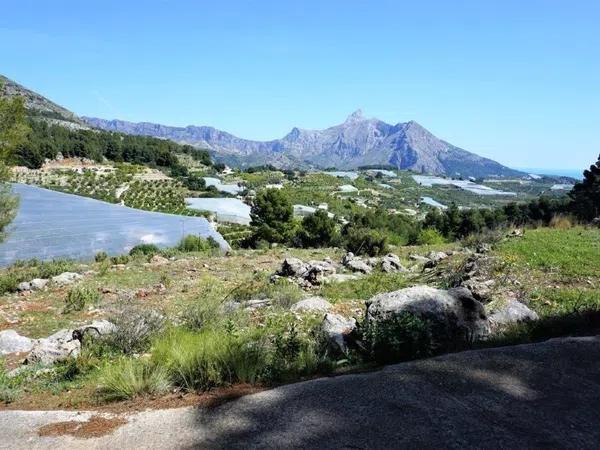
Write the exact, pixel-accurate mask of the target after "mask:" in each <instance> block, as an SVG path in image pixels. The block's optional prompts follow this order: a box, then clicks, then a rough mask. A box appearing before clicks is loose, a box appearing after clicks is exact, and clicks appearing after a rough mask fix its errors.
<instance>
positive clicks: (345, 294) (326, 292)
mask: <svg viewBox="0 0 600 450" xmlns="http://www.w3.org/2000/svg"><path fill="white" fill-rule="evenodd" d="M409 282H410V278H409V276H408V275H407V274H405V273H385V272H379V271H376V272H374V273H372V274H370V275H366V276H364V277H362V278H359V279H357V280H350V281H345V282H343V283H331V284H326V285H324V286H323V287H322V288H321V289H320V293H319V295H322V296H323V297H326V298H327V299H329V300H331V301H333V302H342V301H346V300H357V299H358V300H367V299H369V298H371V297H372V296H374V295H377V294H380V293H382V292H391V291H396V290H398V289H402V288H405V287H407V286H408V285H409Z"/></svg>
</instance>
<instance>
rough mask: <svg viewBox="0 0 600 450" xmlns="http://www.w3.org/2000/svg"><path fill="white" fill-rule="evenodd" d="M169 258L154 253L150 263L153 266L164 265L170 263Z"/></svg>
mask: <svg viewBox="0 0 600 450" xmlns="http://www.w3.org/2000/svg"><path fill="white" fill-rule="evenodd" d="M168 263H169V260H168V259H167V258H165V257H164V256H160V255H153V256H152V258H150V264H151V265H153V266H162V265H164V264H168Z"/></svg>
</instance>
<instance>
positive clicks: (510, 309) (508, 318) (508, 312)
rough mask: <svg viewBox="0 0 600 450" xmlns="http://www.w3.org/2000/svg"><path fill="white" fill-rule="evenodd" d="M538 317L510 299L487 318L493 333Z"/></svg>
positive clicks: (521, 304) (518, 302)
mask: <svg viewBox="0 0 600 450" xmlns="http://www.w3.org/2000/svg"><path fill="white" fill-rule="evenodd" d="M538 319H539V316H538V315H537V313H536V312H535V311H532V310H531V309H529V308H528V307H527V306H525V305H524V304H523V303H521V302H520V301H518V300H515V299H510V300H508V301H506V302H504V304H503V305H502V306H501V307H500V308H498V309H496V310H495V311H494V312H492V313H491V314H490V316H489V321H490V326H491V328H492V330H493V331H498V330H501V329H502V328H505V327H507V326H509V325H512V324H518V323H523V322H532V321H535V320H538Z"/></svg>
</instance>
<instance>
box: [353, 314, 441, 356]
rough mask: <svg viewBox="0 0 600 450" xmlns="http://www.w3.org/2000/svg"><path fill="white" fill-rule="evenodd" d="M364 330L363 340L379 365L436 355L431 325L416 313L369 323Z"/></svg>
mask: <svg viewBox="0 0 600 450" xmlns="http://www.w3.org/2000/svg"><path fill="white" fill-rule="evenodd" d="M363 327H364V331H363V338H364V340H365V341H366V343H367V345H368V348H369V350H370V353H371V357H372V358H373V359H374V360H375V361H377V362H379V363H382V364H388V363H393V362H398V361H404V360H408V359H415V358H422V357H425V356H429V355H431V354H432V352H433V349H434V345H433V338H432V333H431V331H430V327H429V324H428V323H427V322H426V321H424V320H422V319H420V318H419V317H417V316H415V315H413V314H410V313H405V314H402V315H400V316H394V317H392V318H390V319H388V320H386V321H383V322H373V321H371V322H367V323H366V324H365V325H363Z"/></svg>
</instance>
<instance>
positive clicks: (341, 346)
mask: <svg viewBox="0 0 600 450" xmlns="http://www.w3.org/2000/svg"><path fill="white" fill-rule="evenodd" d="M355 329H356V320H355V319H346V318H345V317H343V316H341V315H339V314H331V313H327V314H325V317H324V318H323V322H321V332H322V333H323V334H324V335H325V337H326V339H327V342H328V344H329V346H330V347H331V348H333V349H334V350H335V351H336V352H339V353H343V354H345V353H348V347H347V345H346V336H348V335H349V334H350V333H352V332H353V331H354V330H355Z"/></svg>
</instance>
